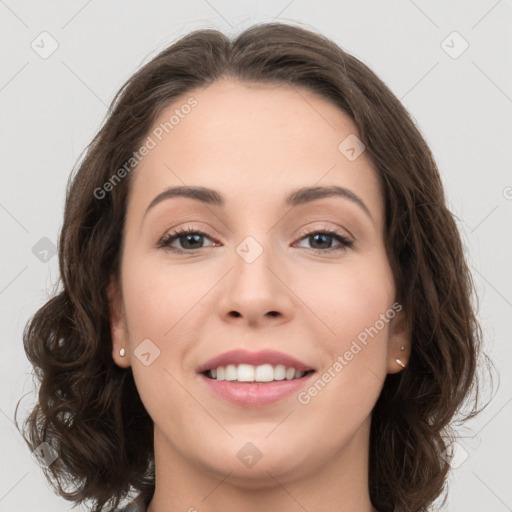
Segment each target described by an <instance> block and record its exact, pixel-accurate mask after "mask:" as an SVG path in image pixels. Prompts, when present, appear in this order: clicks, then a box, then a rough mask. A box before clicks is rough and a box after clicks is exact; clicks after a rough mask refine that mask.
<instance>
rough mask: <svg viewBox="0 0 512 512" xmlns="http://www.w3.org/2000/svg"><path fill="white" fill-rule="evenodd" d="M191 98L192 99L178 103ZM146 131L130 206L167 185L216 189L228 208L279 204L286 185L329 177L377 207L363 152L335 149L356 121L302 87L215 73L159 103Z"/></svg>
mask: <svg viewBox="0 0 512 512" xmlns="http://www.w3.org/2000/svg"><path fill="white" fill-rule="evenodd" d="M191 98H193V99H194V100H195V106H194V107H192V108H189V107H187V108H183V106H184V105H189V104H192V103H190V99H191ZM171 118H172V119H171ZM148 136H150V137H152V139H153V141H154V143H155V146H154V148H153V149H151V150H150V151H149V154H147V155H146V156H144V158H143V159H142V160H141V161H140V163H139V165H138V167H137V168H136V170H135V171H134V176H133V182H132V183H131V192H130V204H132V206H133V208H136V209H137V210H139V209H142V208H145V207H147V205H148V204H149V203H150V202H151V200H152V199H153V197H154V196H156V195H157V194H159V193H160V192H162V190H163V189H165V188H167V187H171V186H183V185H185V186H186V185H199V186H204V187H209V188H213V189H217V190H221V191H222V194H223V196H224V197H226V203H227V205H226V207H227V208H229V207H230V203H233V204H234V202H235V201H236V202H237V206H238V207H243V206H244V205H248V204H251V205H253V204H254V203H255V201H258V200H260V199H264V200H265V201H273V200H275V202H276V203H279V205H281V204H282V200H283V197H284V195H286V192H287V191H288V190H292V189H297V188H300V187H311V186H322V185H333V184H335V185H336V184H337V185H340V186H343V187H346V188H349V189H351V190H353V191H354V192H355V193H356V194H357V195H359V196H364V198H365V202H366V203H367V204H368V207H369V209H370V210H371V211H372V215H374V218H378V217H379V215H382V211H381V210H382V200H381V197H380V192H379V183H378V178H377V174H376V172H375V170H374V168H373V164H372V162H371V160H370V159H369V158H368V157H367V155H366V153H365V152H363V153H362V154H361V155H360V156H359V157H358V158H357V159H355V160H354V161H350V160H349V159H347V157H346V156H345V154H344V153H343V152H342V151H340V149H339V145H340V143H341V142H342V141H343V140H344V139H345V138H346V137H348V136H351V137H353V136H359V134H358V131H357V128H356V126H355V125H354V123H353V122H352V120H351V119H350V118H349V117H348V115H346V114H345V113H343V112H342V111H341V110H340V109H339V108H337V107H336V106H335V105H334V104H332V103H331V102H329V101H328V100H327V99H324V98H322V97H320V96H318V95H316V94H315V93H313V92H311V91H309V90H307V89H304V88H297V87H291V86H287V85H273V84H272V85H270V84H260V83H246V82H238V81H234V80H231V79H229V80H228V79H222V80H220V81H217V82H215V83H213V84H211V85H209V86H208V87H205V88H202V89H195V90H193V91H191V92H190V93H188V94H185V95H183V96H182V97H181V98H179V99H177V100H175V101H174V102H173V103H172V104H171V105H169V106H167V107H166V108H165V109H163V110H162V112H161V113H160V115H159V116H158V118H157V120H156V121H155V123H154V125H153V127H152V129H151V131H150V133H149V134H148Z"/></svg>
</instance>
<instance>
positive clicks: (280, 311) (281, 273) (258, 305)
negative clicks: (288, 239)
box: [217, 239, 294, 327]
mask: <svg viewBox="0 0 512 512" xmlns="http://www.w3.org/2000/svg"><path fill="white" fill-rule="evenodd" d="M231 261H232V263H233V265H232V267H231V270H230V271H229V272H228V274H227V275H226V276H225V278H224V283H223V284H221V286H220V287H219V300H218V306H217V307H218V314H219V315H220V317H221V318H223V320H225V321H228V322H233V323H236V324H238V325H241V324H246V325H247V326H250V327H258V326H259V327H263V326H267V325H276V324H280V323H282V322H287V321H289V320H290V318H291V316H292V311H293V304H294V294H293V292H292V291H291V289H290V286H289V281H290V276H289V274H288V272H287V270H286V265H284V264H282V265H281V264H280V261H282V260H281V259H280V258H279V255H277V254H275V252H272V251H271V250H270V249H266V248H265V249H263V247H262V246H261V245H260V244H259V243H258V242H256V240H255V239H252V240H251V239H249V240H246V241H245V243H244V242H242V243H241V244H240V245H239V246H237V248H236V251H235V254H234V255H233V259H232V260H231ZM287 281H288V283H287Z"/></svg>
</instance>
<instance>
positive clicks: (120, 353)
mask: <svg viewBox="0 0 512 512" xmlns="http://www.w3.org/2000/svg"><path fill="white" fill-rule="evenodd" d="M125 354H126V351H125V349H124V347H123V348H122V349H121V350H120V351H119V355H120V356H121V357H124V355H125Z"/></svg>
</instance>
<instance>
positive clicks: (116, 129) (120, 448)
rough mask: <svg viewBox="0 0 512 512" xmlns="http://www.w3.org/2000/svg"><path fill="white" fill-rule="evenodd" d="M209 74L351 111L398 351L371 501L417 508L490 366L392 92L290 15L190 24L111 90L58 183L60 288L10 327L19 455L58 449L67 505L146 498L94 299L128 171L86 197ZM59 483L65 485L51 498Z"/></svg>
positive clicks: (142, 414) (453, 231) (423, 155)
mask: <svg viewBox="0 0 512 512" xmlns="http://www.w3.org/2000/svg"><path fill="white" fill-rule="evenodd" d="M221 77H231V78H234V79H237V80H240V81H244V82H263V83H274V84H286V85H288V86H292V87H299V88H301V87H302V88H307V89H308V90H310V91H313V92H315V93H317V94H319V95H321V96H322V97H323V98H326V99H328V100H330V101H331V102H332V103H333V104H335V105H336V106H337V107H339V109H340V110H342V111H343V112H344V113H346V114H347V115H348V116H350V118H351V119H352V120H353V122H354V123H355V125H356V126H357V128H358V130H359V136H360V138H361V140H362V142H363V143H364V144H365V146H366V151H367V154H368V156H369V157H370V159H371V161H373V163H374V164H375V167H376V169H377V170H378V175H379V179H380V182H381V185H382V190H383V193H384V196H385V205H386V217H385V229H386V233H385V235H386V244H387V252H388V257H389V260H390V264H391V267H392V269H393V273H394V277H395V283H396V288H397V300H398V301H399V302H400V303H401V304H402V305H403V307H404V310H405V312H406V316H407V318H408V322H409V329H410V334H411V340H412V347H411V355H410V359H409V361H408V366H407V368H406V369H405V370H403V371H401V372H399V373H397V374H389V375H387V377H386V380H385V382H384V386H383V389H382V392H381V394H380V396H379V398H378V401H377V403H376V405H375V408H374V410H373V412H372V422H371V437H370V470H369V485H370V497H371V501H372V503H373V505H374V506H375V507H376V508H377V509H378V510H379V511H380V512H388V511H393V510H394V511H396V512H402V511H425V510H427V506H429V505H430V504H432V502H433V501H434V499H436V498H437V497H438V496H439V495H440V494H441V492H442V491H443V490H444V487H445V479H446V476H447V472H448V470H449V464H448V462H446V460H445V458H446V457H445V456H443V452H444V450H445V448H446V447H447V446H448V445H449V444H450V442H451V439H452V437H451V436H452V433H453V432H452V431H451V426H450V425H451V422H452V421H453V418H454V416H455V414H456V413H459V414H460V413H461V411H462V405H465V404H466V402H469V395H470V392H471V391H472V390H474V391H476V395H477V396H476V398H478V388H479V384H478V378H477V368H478V364H477V363H478V358H479V357H480V356H482V355H483V356H485V357H486V359H487V360H488V357H487V356H486V355H485V354H484V353H483V352H482V351H481V346H480V345H481V329H480V326H479V325H478V322H477V319H476V316H475V310H476V306H475V305H473V302H472V301H473V294H474V286H473V282H472V279H471V275H470V272H469V269H468V266H467V263H466V261H465V257H464V251H463V246H462V242H461V238H460V235H459V232H458V229H457V225H456V222H455V220H454V218H453V216H452V214H451V213H450V211H449V210H448V209H447V206H446V204H445V198H444V192H443V187H442V183H441V179H440V176H439V172H438V169H437V166H436V163H435V162H434V159H433V156H432V154H431V151H430V150H429V148H428V146H427V144H426V142H425V141H424V139H423V137H422V136H421V134H420V132H419V130H418V129H417V128H416V126H415V124H414V122H413V121H412V119H411V117H410V116H409V114H408V113H407V111H406V110H405V109H404V107H403V106H402V104H401V103H400V101H399V100H398V99H397V98H396V97H395V96H394V95H393V93H392V92H391V91H390V90H389V89H388V87H387V86H386V85H385V84H384V83H383V82H382V81H381V80H380V79H379V78H378V77H377V76H376V75H375V74H374V73H373V72H372V71H371V70H370V69H369V68H368V67H367V66H366V65H365V64H363V63H362V62H361V61H359V60H358V59H356V58H355V57H353V56H351V55H350V54H348V53H346V52H345V51H343V50H342V49H341V48H339V47H338V46H337V45H336V44H335V43H334V42H332V41H331V40H329V39H327V38H326V37H324V36H322V35H319V34H317V33H314V32H312V31H310V30H307V29H304V28H302V27H299V26H294V25H292V24H282V23H267V24H260V25H255V26H253V27H250V28H249V29H247V30H245V31H244V32H243V33H241V34H240V35H238V36H237V37H236V38H234V39H233V40H230V39H229V38H227V37H226V36H225V35H223V34H222V33H220V32H218V31H216V30H212V29H205V30H197V31H195V32H192V33H190V34H188V35H186V36H185V37H183V38H181V39H180V40H179V41H177V42H175V43H174V44H172V45H171V46H169V47H168V48H166V49H165V50H163V51H162V52H161V53H159V54H158V55H157V56H156V57H155V58H153V59H152V60H151V61H150V62H149V63H147V64H146V65H144V66H143V67H142V68H141V69H140V70H139V71H137V72H136V73H135V74H134V75H133V76H132V77H131V78H130V79H129V80H128V81H127V82H126V83H125V84H124V85H123V87H122V88H121V89H120V91H119V92H118V93H117V95H116V96H115V98H114V100H113V102H112V105H111V107H110V109H109V111H108V114H107V117H106V120H105V122H104V123H103V126H102V127H101V129H100V131H99V132H98V134H97V135H96V136H95V138H94V139H93V141H92V142H91V143H90V145H89V146H88V147H87V148H86V156H85V158H84V159H83V160H82V161H81V163H80V164H79V167H78V171H77V172H76V174H75V175H74V176H70V182H69V183H68V189H67V197H66V205H65V212H64V222H63V226H62V231H61V234H60V239H59V263H60V273H61V280H62V285H63V286H62V290H61V291H59V292H58V293H57V292H56V293H55V295H54V296H53V298H51V299H50V300H49V301H48V302H47V303H46V304H44V305H43V306H42V307H41V308H40V309H39V310H38V311H37V312H36V313H35V315H34V316H33V317H32V318H31V319H30V320H29V322H28V323H27V325H26V327H25V330H24V333H23V341H24V348H25V351H26V354H27V357H28V359H29V360H30V362H31V363H32V365H33V366H34V368H35V373H36V375H37V377H38V380H39V381H40V389H39V398H38V403H37V404H36V406H35V407H34V409H33V410H32V412H31V414H30V416H29V418H27V420H26V422H25V424H24V427H26V426H27V424H28V436H29V437H28V439H26V442H27V444H28V445H29V446H30V448H31V450H34V449H35V448H37V447H38V446H39V445H40V444H41V443H42V442H44V441H46V442H48V443H49V444H50V445H51V446H53V447H54V448H55V449H57V451H58V452H59V457H58V458H57V459H56V460H55V461H54V462H53V463H52V464H51V465H50V466H49V467H48V468H44V472H45V476H46V477H47V478H48V480H49V481H50V480H51V479H52V478H54V479H55V480H56V481H57V485H56V486H55V487H57V486H58V489H59V494H60V495H61V496H63V497H64V498H66V499H68V500H70V501H74V502H77V503H80V502H82V501H84V500H93V503H94V505H95V508H94V509H93V510H94V512H98V511H100V510H102V509H103V506H104V505H105V504H106V503H107V502H108V503H109V504H110V505H113V506H115V507H117V506H118V505H119V503H120V500H121V499H122V498H123V497H125V496H126V493H127V491H133V490H135V491H140V493H141V495H142V496H143V497H144V502H145V503H146V504H148V503H149V501H150V499H151V497H152V493H153V492H154V454H153V422H152V420H151V418H150V416H149V415H148V413H147V411H146V410H145V408H144V406H143V404H142V402H141V400H140V397H139V395H138V392H137V388H136V386H135V383H134V379H133V374H132V370H131V368H127V369H122V368H120V367H118V366H117V365H116V364H115V363H114V361H113V359H112V340H111V334H110V324H109V308H108V300H107V294H106V290H107V286H108V283H109V280H110V278H111V276H117V277H118V278H119V262H120V251H121V242H122V234H123V226H124V215H125V209H126V199H127V194H128V190H129V184H130V182H131V180H130V176H131V174H130V173H127V175H126V176H125V177H124V178H123V179H122V180H120V181H119V183H117V184H116V185H115V186H113V187H112V188H111V190H109V193H108V194H104V195H105V197H102V198H98V197H97V193H96V194H95V191H97V190H98V189H100V188H102V187H103V186H104V184H105V183H106V182H107V181H108V180H109V179H110V178H111V177H112V176H113V174H115V172H116V171H117V170H118V169H120V168H121V167H122V166H123V165H124V164H125V163H126V162H128V161H129V160H130V158H132V156H133V152H134V151H136V150H137V148H139V147H140V144H141V142H142V141H143V140H144V139H145V138H146V137H147V135H148V133H149V131H150V129H151V128H152V126H153V123H154V121H155V119H156V118H157V116H158V115H159V113H161V111H162V109H163V108H165V107H166V106H168V105H169V104H170V103H172V102H173V101H174V100H175V99H177V98H178V97H180V96H182V95H183V94H186V93H190V92H191V91H192V90H193V89H195V88H198V87H204V86H207V85H209V84H211V83H213V82H214V81H216V80H217V79H219V78H221ZM471 404H472V405H473V408H472V409H471V410H470V411H469V412H468V413H467V415H466V416H464V419H468V418H471V417H473V416H474V415H475V414H477V413H478V412H480V411H479V410H477V405H476V404H477V400H475V402H474V403H473V402H471ZM18 405H19V404H18ZM486 405H487V404H486ZM16 409H17V408H16ZM22 435H24V432H23V433H22ZM61 481H62V482H66V483H71V484H73V485H74V486H75V487H76V489H75V490H74V491H73V492H66V491H64V489H63V488H62V486H61ZM52 485H53V483H52ZM445 501H446V498H445ZM443 503H444V501H443Z"/></svg>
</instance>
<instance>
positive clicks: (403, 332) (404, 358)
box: [387, 306, 411, 373]
mask: <svg viewBox="0 0 512 512" xmlns="http://www.w3.org/2000/svg"><path fill="white" fill-rule="evenodd" d="M407 320H408V319H407V316H406V314H405V311H404V309H403V308H402V306H400V310H398V311H396V314H395V316H394V317H393V318H392V319H391V320H390V321H389V342H388V365H387V373H397V372H400V371H402V370H403V369H404V368H402V366H400V364H399V363H397V362H396V359H399V360H400V361H401V362H402V363H403V364H404V365H405V366H407V363H408V361H409V357H410V354H411V335H410V328H409V322H408V321H407ZM402 347H404V350H402V349H401V348H402Z"/></svg>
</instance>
